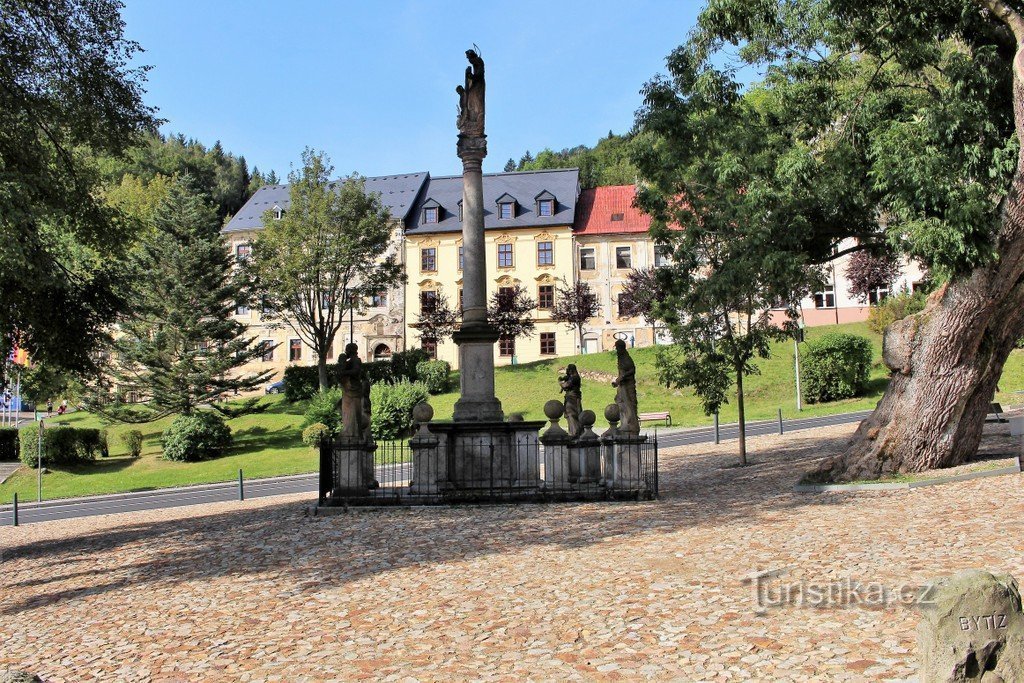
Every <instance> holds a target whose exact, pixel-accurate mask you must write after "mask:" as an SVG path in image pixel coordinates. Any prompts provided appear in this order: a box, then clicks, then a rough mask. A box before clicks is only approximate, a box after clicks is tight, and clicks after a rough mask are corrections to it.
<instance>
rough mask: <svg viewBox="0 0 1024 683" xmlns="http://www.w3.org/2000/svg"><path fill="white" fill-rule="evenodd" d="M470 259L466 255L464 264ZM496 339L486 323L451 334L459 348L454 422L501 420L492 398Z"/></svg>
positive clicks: (467, 323) (469, 323)
mask: <svg viewBox="0 0 1024 683" xmlns="http://www.w3.org/2000/svg"><path fill="white" fill-rule="evenodd" d="M469 258H470V256H469V254H468V253H467V254H466V262H467V265H468V262H469ZM481 258H483V257H482V256H481ZM463 291H465V290H463ZM498 336H499V335H498V332H497V330H495V329H494V328H492V327H491V326H490V325H488V324H487V322H486V321H483V322H472V321H465V322H464V323H463V325H462V328H461V329H460V330H458V331H457V332H455V334H453V335H452V341H454V342H455V343H456V344H457V345H458V347H459V400H457V401H456V402H455V410H454V413H453V415H452V418H453V419H454V420H455V421H456V422H501V421H502V420H503V419H504V416H505V415H504V413H503V412H502V410H501V401H499V400H498V399H497V397H496V396H495V395H494V344H495V342H497V341H498Z"/></svg>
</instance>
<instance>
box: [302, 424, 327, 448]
mask: <svg viewBox="0 0 1024 683" xmlns="http://www.w3.org/2000/svg"><path fill="white" fill-rule="evenodd" d="M331 433H332V432H331V428H330V427H328V426H327V425H325V424H324V423H322V422H314V423H313V424H311V425H309V426H308V427H306V428H305V429H303V430H302V443H304V444H306V445H307V446H310V447H312V448H317V447H319V446H320V443H321V442H322V441H326V440H327V439H329V438H331Z"/></svg>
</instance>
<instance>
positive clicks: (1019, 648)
mask: <svg viewBox="0 0 1024 683" xmlns="http://www.w3.org/2000/svg"><path fill="white" fill-rule="evenodd" d="M921 598H922V600H921V615H922V618H921V624H920V625H919V626H918V651H919V653H920V658H921V675H920V680H921V681H922V683H932V682H936V683H937V682H940V681H941V682H942V683H946V682H950V683H960V682H961V681H978V682H979V683H1002V682H1005V683H1010V682H1011V681H1024V612H1022V610H1021V597H1020V590H1019V589H1018V588H1017V582H1016V581H1015V580H1014V579H1013V577H1012V576H1010V575H1009V574H999V575H997V574H990V573H989V572H986V571H979V570H971V571H966V572H962V573H960V574H957V575H956V576H953V577H950V578H947V579H943V580H941V581H939V582H937V583H935V584H934V585H933V586H932V587H931V588H930V589H928V590H927V591H925V593H924V594H923V595H922V596H921Z"/></svg>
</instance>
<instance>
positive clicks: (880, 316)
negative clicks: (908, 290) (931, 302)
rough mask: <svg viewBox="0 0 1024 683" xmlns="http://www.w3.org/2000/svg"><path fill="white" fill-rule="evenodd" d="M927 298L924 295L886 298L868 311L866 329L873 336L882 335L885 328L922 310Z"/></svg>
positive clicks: (903, 295) (902, 295) (898, 295)
mask: <svg viewBox="0 0 1024 683" xmlns="http://www.w3.org/2000/svg"><path fill="white" fill-rule="evenodd" d="M926 300H927V297H926V296H925V295H924V294H920V293H918V294H897V295H895V296H890V297H887V298H886V299H885V300H884V301H882V303H880V304H878V305H877V306H872V307H871V310H870V311H868V329H869V330H871V331H872V332H874V333H875V334H882V333H883V332H884V331H885V328H887V327H889V325H891V324H893V323H894V322H896V321H897V320H903V319H904V318H906V317H907V316H908V315H912V314H914V313H917V312H919V311H923V310H924V305H925V302H926Z"/></svg>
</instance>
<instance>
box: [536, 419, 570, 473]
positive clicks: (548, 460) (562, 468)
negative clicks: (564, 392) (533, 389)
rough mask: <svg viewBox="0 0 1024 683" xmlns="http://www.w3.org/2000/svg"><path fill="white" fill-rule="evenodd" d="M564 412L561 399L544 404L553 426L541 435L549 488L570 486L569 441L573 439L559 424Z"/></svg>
mask: <svg viewBox="0 0 1024 683" xmlns="http://www.w3.org/2000/svg"><path fill="white" fill-rule="evenodd" d="M564 412H565V407H564V406H563V405H562V402H561V401H555V400H551V401H548V402H547V403H545V404H544V414H545V415H546V416H547V418H548V420H550V421H551V426H550V427H548V429H547V431H545V432H544V433H543V434H541V436H540V442H541V443H542V444H544V488H545V489H548V490H552V489H565V488H569V476H570V468H571V465H570V463H569V442H570V441H571V440H572V439H571V437H570V436H569V432H567V431H565V430H564V429H562V426H561V425H560V424H558V419H559V418H560V417H562V415H563V414H564Z"/></svg>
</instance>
